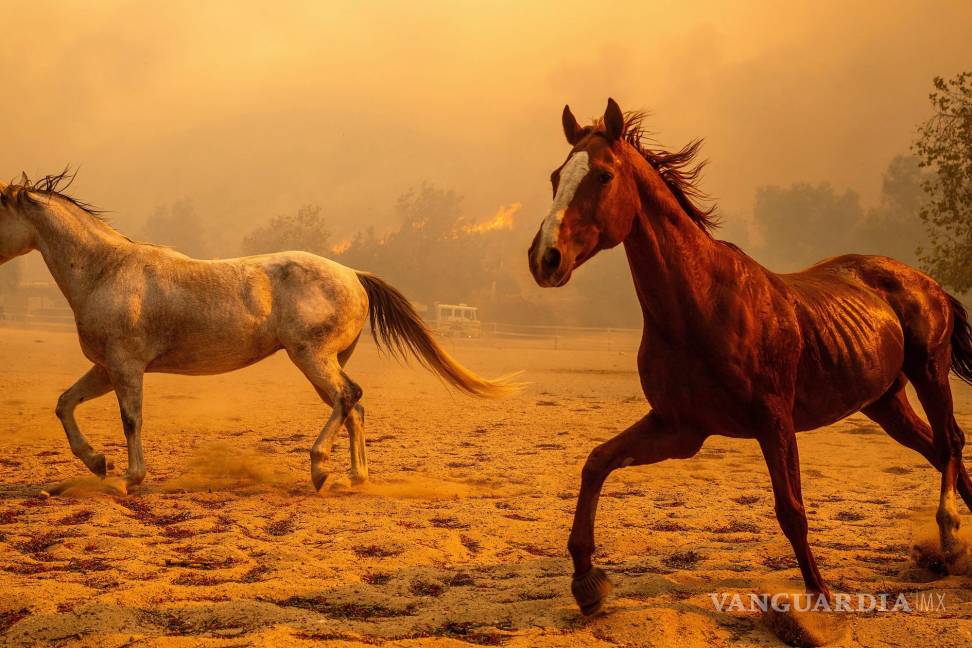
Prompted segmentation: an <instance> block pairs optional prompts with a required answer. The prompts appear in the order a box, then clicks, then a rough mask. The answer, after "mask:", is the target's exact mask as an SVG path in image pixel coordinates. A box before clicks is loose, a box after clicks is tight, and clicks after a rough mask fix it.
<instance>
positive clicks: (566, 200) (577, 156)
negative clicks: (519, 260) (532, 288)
mask: <svg viewBox="0 0 972 648" xmlns="http://www.w3.org/2000/svg"><path fill="white" fill-rule="evenodd" d="M590 170H591V165H590V158H589V156H588V155H587V151H578V152H576V153H574V154H573V155H571V156H570V157H569V158H568V159H567V162H565V163H564V166H562V167H561V168H560V182H559V183H558V184H557V193H556V195H554V200H553V204H552V205H551V206H550V211H549V212H548V213H547V217H546V218H545V219H544V221H543V224H542V225H541V226H540V234H539V238H538V240H537V246H536V248H535V249H534V254H535V255H536V258H535V259H534V260H533V261H534V264H533V265H534V267H535V268H539V269H542V270H543V271H544V272H545V273H548V274H554V273H556V272H557V271H558V270H559V269H560V265H561V259H562V256H563V253H564V250H561V249H560V226H561V224H562V223H563V221H564V215H565V214H566V213H567V208H568V207H570V203H571V202H573V200H574V194H576V193H577V188H578V187H579V186H580V183H581V181H582V180H583V179H584V178H585V177H586V176H587V174H588V172H590ZM553 261H556V263H553Z"/></svg>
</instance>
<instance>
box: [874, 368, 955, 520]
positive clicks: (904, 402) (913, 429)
mask: <svg viewBox="0 0 972 648" xmlns="http://www.w3.org/2000/svg"><path fill="white" fill-rule="evenodd" d="M905 384H906V379H905V377H904V376H903V375H902V376H900V377H899V378H898V380H896V381H895V382H894V384H893V385H891V388H890V389H889V390H888V391H887V393H886V394H885V395H884V396H882V397H881V398H880V399H878V400H877V401H875V402H874V403H872V404H871V405H868V406H867V407H865V408H864V409H863V410H861V411H862V412H863V413H864V415H865V416H867V417H868V418H869V419H871V420H872V421H874V422H875V423H877V424H878V425H880V426H881V427H882V428H883V429H884V431H885V432H887V433H888V435H889V436H890V437H891V438H892V439H894V440H895V441H897V442H898V443H900V444H901V445H903V446H905V447H906V448H911V449H912V450H915V451H916V452H918V453H919V454H921V455H922V456H923V457H924V458H925V459H927V460H928V463H930V464H931V465H932V466H934V467H935V468H936V470H938V471H939V472H941V470H942V460H941V457H940V456H939V455H938V453H937V452H936V451H935V445H934V442H933V440H932V439H933V437H932V431H931V428H930V427H928V424H927V423H925V422H924V421H923V420H922V419H921V417H919V416H918V414H916V413H915V410H914V409H913V408H912V407H911V403H909V402H908V395H907V393H906V392H905ZM957 486H958V491H959V495H961V496H962V500H963V501H964V502H965V505H966V506H968V507H969V509H970V510H972V479H969V473H968V471H967V470H966V469H965V465H964V464H963V463H961V462H960V463H959V474H958V484H957Z"/></svg>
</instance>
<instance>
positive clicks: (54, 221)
mask: <svg viewBox="0 0 972 648" xmlns="http://www.w3.org/2000/svg"><path fill="white" fill-rule="evenodd" d="M26 215H27V218H28V219H29V221H30V222H31V224H32V225H33V227H34V230H35V232H36V248H37V249H38V250H39V251H40V253H41V255H42V256H43V257H44V262H45V263H46V264H47V268H48V270H50V272H51V276H53V277H54V281H55V282H56V283H57V285H58V288H60V289H61V292H62V293H64V297H65V298H66V299H67V300H68V303H70V304H71V307H72V308H77V306H78V304H79V303H80V302H81V301H82V300H83V298H84V296H85V295H87V294H88V293H89V292H90V291H91V289H92V288H94V287H95V286H94V284H95V283H96V281H97V277H99V276H101V275H102V274H103V272H104V268H105V266H106V265H107V264H109V263H110V262H111V259H112V257H113V256H115V255H118V254H119V253H120V252H121V251H122V249H123V248H125V247H127V246H128V245H131V242H130V241H129V240H128V239H126V238H125V237H124V236H122V235H121V234H119V233H118V232H116V231H115V230H114V229H112V228H111V227H110V226H108V225H107V224H105V223H103V222H102V221H100V220H99V219H98V218H96V217H95V216H91V215H90V214H86V213H84V212H83V210H81V208H79V207H77V206H75V205H73V204H70V203H69V202H68V201H65V200H62V199H60V198H56V197H52V198H50V199H45V200H43V201H42V202H39V204H37V205H33V206H31V207H30V208H29V211H27V212H26Z"/></svg>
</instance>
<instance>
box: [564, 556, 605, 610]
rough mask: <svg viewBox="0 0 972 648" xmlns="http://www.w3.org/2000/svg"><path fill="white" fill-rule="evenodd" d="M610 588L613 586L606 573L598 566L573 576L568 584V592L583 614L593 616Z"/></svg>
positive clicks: (599, 608)
mask: <svg viewBox="0 0 972 648" xmlns="http://www.w3.org/2000/svg"><path fill="white" fill-rule="evenodd" d="M612 589H614V586H613V585H611V581H610V580H608V577H607V574H605V573H604V570H603V569H601V568H599V567H591V570H590V571H589V572H587V573H586V574H584V575H582V576H574V580H573V581H572V582H571V584H570V592H571V594H573V595H574V600H575V601H577V606H578V607H579V608H580V611H581V614H583V615H584V616H594V615H595V614H597V613H598V612H600V611H601V605H602V604H603V603H604V598H605V597H606V596H607V595H608V594H610V593H611V590H612Z"/></svg>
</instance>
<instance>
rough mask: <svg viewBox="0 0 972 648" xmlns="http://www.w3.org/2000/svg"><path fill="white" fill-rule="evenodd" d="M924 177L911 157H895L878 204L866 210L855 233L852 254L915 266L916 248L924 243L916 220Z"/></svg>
mask: <svg viewBox="0 0 972 648" xmlns="http://www.w3.org/2000/svg"><path fill="white" fill-rule="evenodd" d="M927 175H928V173H927V172H926V171H924V170H922V168H921V164H920V161H919V160H918V158H916V157H914V156H911V155H898V156H896V157H895V158H894V159H893V160H891V163H890V164H888V168H887V169H886V170H885V172H884V177H883V179H882V183H881V201H880V203H879V204H878V205H877V206H876V207H873V208H871V209H869V210H868V212H867V215H866V216H865V218H864V221H863V222H862V223H861V225H860V227H859V228H858V231H857V232H856V233H855V237H854V243H853V246H854V251H855V252H863V253H866V254H882V255H885V256H889V257H892V258H894V259H897V260H899V261H903V262H905V263H909V264H916V262H917V261H918V254H917V248H919V247H921V246H923V245H924V244H925V242H926V240H927V237H926V234H925V226H924V224H923V223H922V220H921V218H920V216H919V213H920V212H921V206H922V202H923V201H924V199H925V194H924V191H923V190H922V182H923V181H924V180H925V176H927Z"/></svg>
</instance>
